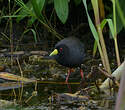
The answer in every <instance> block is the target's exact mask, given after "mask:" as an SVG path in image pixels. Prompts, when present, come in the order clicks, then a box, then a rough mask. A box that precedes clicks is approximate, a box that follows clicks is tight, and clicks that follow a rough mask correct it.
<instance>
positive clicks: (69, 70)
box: [66, 68, 72, 83]
mask: <svg viewBox="0 0 125 110" xmlns="http://www.w3.org/2000/svg"><path fill="white" fill-rule="evenodd" d="M71 71H72V69H71V68H70V69H68V75H67V77H66V83H68V79H69V76H70V74H71Z"/></svg>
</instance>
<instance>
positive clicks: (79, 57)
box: [50, 37, 85, 82]
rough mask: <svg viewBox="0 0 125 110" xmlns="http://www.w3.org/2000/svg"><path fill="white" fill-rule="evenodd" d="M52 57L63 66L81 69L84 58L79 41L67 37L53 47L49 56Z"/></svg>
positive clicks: (82, 46)
mask: <svg viewBox="0 0 125 110" xmlns="http://www.w3.org/2000/svg"><path fill="white" fill-rule="evenodd" d="M53 55H54V56H55V59H56V61H57V62H58V63H59V64H61V65H63V66H66V67H69V68H74V67H81V64H82V63H83V59H84V57H85V51H84V45H83V43H82V42H81V41H80V40H79V39H77V38H75V37H68V38H65V39H63V40H61V41H59V42H58V43H57V44H56V45H55V50H54V51H53V52H52V53H51V54H50V56H53ZM81 72H82V71H81ZM82 74H83V73H81V76H82V77H83V75H82ZM69 75H70V72H69V73H68V76H67V79H66V82H67V81H68V77H69Z"/></svg>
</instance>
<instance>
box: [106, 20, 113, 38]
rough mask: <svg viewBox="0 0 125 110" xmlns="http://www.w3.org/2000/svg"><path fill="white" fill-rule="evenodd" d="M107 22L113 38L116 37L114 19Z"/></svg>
mask: <svg viewBox="0 0 125 110" xmlns="http://www.w3.org/2000/svg"><path fill="white" fill-rule="evenodd" d="M106 20H107V22H108V25H109V28H110V31H111V34H112V37H113V38H114V37H115V32H114V26H113V22H112V19H106Z"/></svg>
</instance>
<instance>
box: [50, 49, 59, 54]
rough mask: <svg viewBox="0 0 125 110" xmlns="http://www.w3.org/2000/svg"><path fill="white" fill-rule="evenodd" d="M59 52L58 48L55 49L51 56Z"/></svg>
mask: <svg viewBox="0 0 125 110" xmlns="http://www.w3.org/2000/svg"><path fill="white" fill-rule="evenodd" d="M57 54H58V50H57V49H55V50H54V51H53V52H52V53H51V54H50V55H49V56H53V55H57Z"/></svg>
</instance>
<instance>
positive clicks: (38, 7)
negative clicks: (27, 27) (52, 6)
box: [31, 0, 45, 18]
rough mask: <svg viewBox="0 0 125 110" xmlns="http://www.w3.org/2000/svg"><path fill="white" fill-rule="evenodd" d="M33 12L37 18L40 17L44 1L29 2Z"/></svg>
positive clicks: (32, 0) (33, 0)
mask: <svg viewBox="0 0 125 110" xmlns="http://www.w3.org/2000/svg"><path fill="white" fill-rule="evenodd" d="M31 3H32V6H33V10H34V12H35V14H36V16H37V17H38V18H40V17H41V11H42V9H43V6H44V3H45V0H31Z"/></svg>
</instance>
